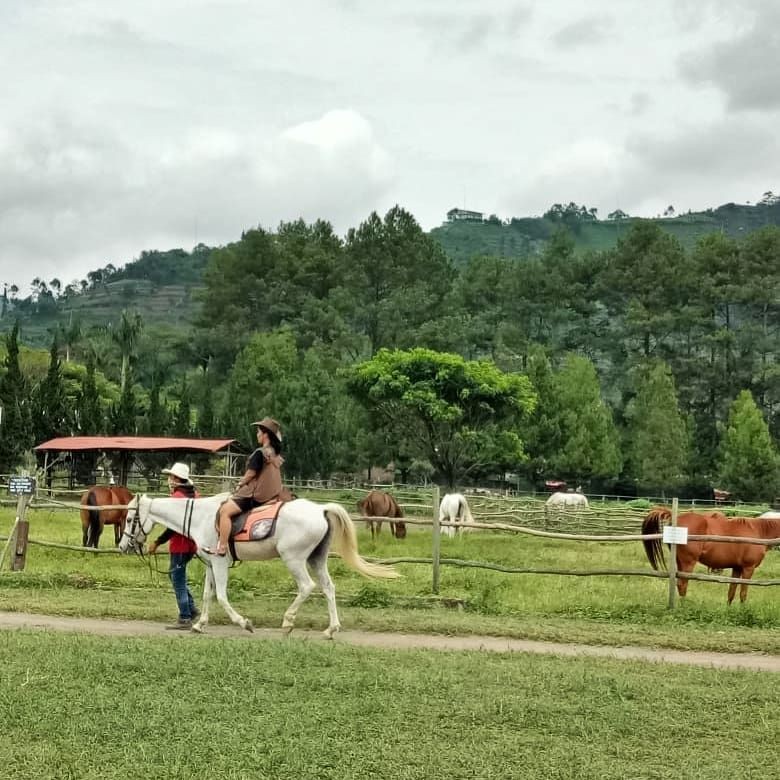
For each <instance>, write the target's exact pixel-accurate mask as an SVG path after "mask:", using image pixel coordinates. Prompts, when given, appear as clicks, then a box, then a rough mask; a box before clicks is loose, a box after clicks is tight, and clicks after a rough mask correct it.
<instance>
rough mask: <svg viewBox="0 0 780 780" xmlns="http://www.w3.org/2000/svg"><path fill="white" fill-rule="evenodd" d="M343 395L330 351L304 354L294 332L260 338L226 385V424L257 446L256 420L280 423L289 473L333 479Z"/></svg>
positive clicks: (241, 356) (247, 349) (248, 444)
mask: <svg viewBox="0 0 780 780" xmlns="http://www.w3.org/2000/svg"><path fill="white" fill-rule="evenodd" d="M343 403H344V400H343V390H342V389H341V386H340V381H339V380H338V378H337V376H336V370H335V366H334V365H333V364H332V363H331V362H330V359H329V357H328V355H327V352H326V351H323V350H318V349H316V348H310V349H308V350H299V349H298V346H297V345H296V340H295V336H294V335H293V333H292V332H291V331H290V330H281V331H273V332H270V333H256V334H255V335H254V336H253V337H252V338H251V339H250V341H249V343H248V344H247V345H246V346H245V347H244V349H242V350H241V352H240V353H239V355H238V357H237V359H236V362H235V365H234V366H233V370H232V371H231V373H230V376H229V378H228V382H227V395H226V399H225V405H224V414H223V418H224V419H225V420H226V426H227V428H228V430H229V431H230V432H231V435H233V436H235V437H236V438H238V439H240V440H241V441H242V442H243V443H244V444H245V446H246V447H247V448H252V447H254V446H257V445H256V443H255V438H254V430H253V429H252V428H251V427H250V423H251V422H252V421H253V420H258V419H260V418H261V417H263V416H265V415H270V416H271V417H274V418H276V419H277V420H279V422H280V423H281V426H282V433H283V436H284V441H283V449H284V457H285V472H286V473H288V474H294V475H298V476H303V477H312V476H316V475H320V476H324V475H326V474H329V473H330V472H331V470H332V469H333V468H334V467H335V466H336V464H337V462H338V461H339V448H340V447H341V446H343V436H344V431H343V426H341V425H339V419H340V416H339V408H340V406H341V405H343Z"/></svg>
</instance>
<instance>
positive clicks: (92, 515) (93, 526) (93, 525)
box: [81, 490, 100, 547]
mask: <svg viewBox="0 0 780 780" xmlns="http://www.w3.org/2000/svg"><path fill="white" fill-rule="evenodd" d="M86 504H87V506H98V501H97V499H96V498H95V491H94V490H90V491H89V493H87V501H86ZM85 514H86V515H87V517H86V518H85V517H84V515H85ZM81 518H82V519H81V525H82V527H83V528H84V539H83V542H84V547H97V546H98V541H99V539H100V510H99V509H82V510H81ZM85 519H86V522H84V521H85Z"/></svg>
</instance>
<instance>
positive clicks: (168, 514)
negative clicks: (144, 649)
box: [119, 494, 399, 639]
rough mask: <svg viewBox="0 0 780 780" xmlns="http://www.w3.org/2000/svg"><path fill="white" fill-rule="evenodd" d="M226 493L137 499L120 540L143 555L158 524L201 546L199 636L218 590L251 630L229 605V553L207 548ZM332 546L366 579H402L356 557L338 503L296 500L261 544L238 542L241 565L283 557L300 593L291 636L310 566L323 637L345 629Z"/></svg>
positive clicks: (288, 618) (292, 610)
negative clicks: (323, 614) (322, 603)
mask: <svg viewBox="0 0 780 780" xmlns="http://www.w3.org/2000/svg"><path fill="white" fill-rule="evenodd" d="M227 497H228V494H223V495H218V496H212V497H210V498H196V499H187V500H182V499H181V498H149V496H146V495H142V496H136V497H135V498H133V500H132V501H131V502H130V503H129V504H128V511H127V521H126V523H125V529H124V532H123V534H122V538H121V539H120V541H119V549H120V551H121V552H129V551H134V552H138V553H142V551H143V543H144V541H145V540H146V538H147V536H148V535H149V534H150V533H151V530H152V527H153V526H154V524H155V523H160V524H161V525H164V526H165V527H166V528H170V529H172V530H173V531H176V532H177V533H180V534H183V535H184V536H187V537H189V538H190V539H192V540H193V541H194V542H195V543H196V544H197V545H198V556H199V557H200V559H201V560H202V561H203V562H204V563H205V564H206V578H205V582H204V586H203V605H202V611H201V614H200V617H199V619H198V621H197V622H196V623H195V624H194V625H193V627H192V630H193V631H196V632H198V633H201V632H202V631H203V630H204V628H205V627H206V625H207V624H208V620H209V602H210V601H211V597H212V595H213V594H214V591H215V590H216V593H217V601H219V603H220V604H221V605H222V607H223V609H224V610H225V612H227V614H228V616H229V617H230V619H231V620H232V621H233V622H234V623H236V624H237V625H239V626H241V627H242V628H245V629H246V630H247V631H252V630H253V626H252V623H251V622H250V620H249V619H248V618H245V617H243V616H241V615H239V614H238V612H236V611H235V610H234V609H233V607H232V606H231V605H230V603H229V602H228V598H227V583H228V569H229V568H230V563H231V560H232V559H231V557H230V553H228V554H227V555H224V556H220V555H215V554H209V553H206V552H205V551H204V549H203V548H204V547H205V548H211V549H215V548H216V543H217V530H216V524H215V518H216V515H217V510H218V509H219V506H220V504H222V503H223V502H224V501H225V499H226V498H227ZM331 542H332V543H333V546H334V547H335V549H336V552H338V554H339V555H340V556H341V557H342V559H343V560H344V563H346V564H347V566H349V567H350V568H352V569H354V570H355V571H357V572H359V573H360V574H362V575H363V576H365V577H384V578H392V577H398V576H399V574H398V572H396V571H395V570H394V569H393V568H392V567H390V566H381V565H379V564H375V563H369V562H368V561H366V560H364V559H363V558H361V557H360V555H359V554H358V547H357V536H356V534H355V526H354V525H353V524H352V520H351V519H350V517H349V515H348V514H347V512H346V510H345V509H344V508H343V507H341V506H339V505H338V504H315V503H314V502H313V501H309V500H307V499H305V498H298V499H296V500H295V501H290V502H288V503H286V504H284V505H283V506H282V508H281V509H280V510H279V515H278V518H277V521H276V530H275V532H274V534H273V535H272V536H270V537H269V538H267V539H263V540H261V541H252V542H237V543H236V545H235V547H236V556H237V558H238V559H239V560H242V561H267V560H270V559H272V558H281V559H282V560H283V561H284V563H285V564H286V566H287V568H288V569H289V570H290V573H291V574H292V576H293V577H294V578H295V581H296V583H297V584H298V594H297V596H296V597H295V600H294V601H293V602H292V604H290V606H289V607H288V608H287V611H286V612H285V613H284V620H283V621H282V628H285V629H287V631H288V632H289V631H292V629H293V626H294V624H295V617H296V615H297V613H298V609H299V607H300V606H301V604H303V602H304V601H306V599H307V598H308V597H309V596H310V595H311V592H312V591H313V590H314V582H313V580H312V578H311V576H310V575H309V572H308V571H307V564H308V565H309V567H311V569H312V570H313V571H314V573H315V574H316V575H317V579H318V580H319V583H320V587H321V588H322V592H323V593H324V594H325V598H326V600H327V602H328V615H329V617H330V621H329V624H328V627H327V629H326V630H325V636H326V637H327V638H328V639H332V638H333V636H334V634H335V633H336V632H337V631H338V630H339V628H341V625H340V623H339V616H338V612H337V610H336V589H335V587H334V585H333V580H331V578H330V574H329V573H328V550H329V548H330V546H331Z"/></svg>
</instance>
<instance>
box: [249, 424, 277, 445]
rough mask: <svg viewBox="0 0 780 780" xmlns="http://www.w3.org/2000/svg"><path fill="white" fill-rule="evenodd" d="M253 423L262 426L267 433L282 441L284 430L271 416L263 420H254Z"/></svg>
mask: <svg viewBox="0 0 780 780" xmlns="http://www.w3.org/2000/svg"><path fill="white" fill-rule="evenodd" d="M252 425H256V426H257V427H258V428H262V429H263V430H264V431H265V432H266V433H269V434H271V436H273V437H274V438H275V439H276V441H277V442H279V443H280V444H281V443H282V430H281V428H280V427H279V423H278V422H276V420H274V419H272V418H271V417H263V419H262V420H257V421H256V422H253V423H252Z"/></svg>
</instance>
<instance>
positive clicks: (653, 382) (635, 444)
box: [626, 361, 690, 493]
mask: <svg viewBox="0 0 780 780" xmlns="http://www.w3.org/2000/svg"><path fill="white" fill-rule="evenodd" d="M635 384H636V395H635V396H634V398H633V399H632V400H631V402H630V403H629V405H628V408H627V409H626V419H627V423H628V425H627V438H628V442H629V446H628V462H629V470H630V474H631V476H633V478H634V479H636V480H637V481H638V482H639V483H640V484H641V485H643V486H645V487H648V488H660V490H661V491H662V493H664V492H665V490H667V489H669V488H673V487H675V486H677V485H679V484H680V483H681V482H682V481H683V479H684V477H685V474H686V469H687V465H688V458H689V454H690V453H689V444H690V437H689V433H688V427H687V425H686V421H685V418H684V417H683V415H682V414H681V413H680V408H679V405H678V403H677V392H676V390H675V386H674V378H673V377H672V372H671V369H670V368H669V366H668V365H667V364H666V363H663V362H660V361H656V362H650V363H647V364H645V365H643V366H641V367H640V368H638V369H637V371H636V372H635Z"/></svg>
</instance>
